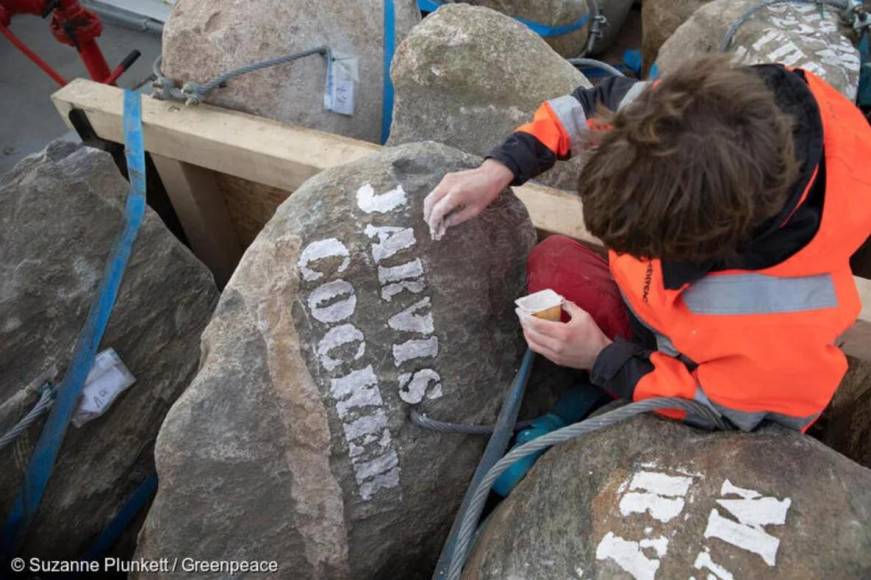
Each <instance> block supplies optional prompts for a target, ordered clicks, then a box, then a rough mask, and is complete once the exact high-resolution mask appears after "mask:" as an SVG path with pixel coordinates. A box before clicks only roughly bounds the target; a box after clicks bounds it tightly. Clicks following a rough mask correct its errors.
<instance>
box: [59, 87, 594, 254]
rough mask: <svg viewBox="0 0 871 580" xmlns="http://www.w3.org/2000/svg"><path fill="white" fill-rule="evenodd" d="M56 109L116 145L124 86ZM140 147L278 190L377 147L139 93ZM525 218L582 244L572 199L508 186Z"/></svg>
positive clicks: (70, 99) (67, 95)
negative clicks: (82, 118)
mask: <svg viewBox="0 0 871 580" xmlns="http://www.w3.org/2000/svg"><path fill="white" fill-rule="evenodd" d="M52 100H53V101H54V104H55V107H56V108H57V110H58V112H59V113H60V114H61V117H63V119H64V121H65V122H66V123H67V124H68V125H70V127H72V125H71V123H70V121H69V113H70V111H71V110H73V109H79V110H81V111H83V112H84V113H85V114H86V115H87V117H88V121H89V122H90V123H91V126H92V127H93V128H94V132H95V133H96V134H97V136H98V137H100V138H101V139H105V140H107V141H114V142H116V143H122V142H123V133H122V123H121V117H122V111H123V107H124V102H123V91H122V90H121V89H119V88H117V87H112V86H108V85H104V84H101V83H95V82H93V81H89V80H85V79H76V80H74V81H72V82H71V83H69V84H68V85H67V86H65V87H63V88H62V89H60V90H59V91H57V92H56V93H54V95H52ZM142 130H143V137H144V141H145V149H146V150H147V151H149V152H151V153H152V154H154V155H160V156H162V157H166V158H168V159H174V160H176V161H182V162H184V163H188V164H191V165H196V166H199V167H205V168H206V169H211V170H213V171H217V172H219V173H225V174H228V175H232V176H234V177H240V178H242V179H246V180H248V181H251V182H253V183H259V184H262V185H268V186H270V187H274V188H277V189H279V190H283V191H294V190H295V189H296V188H297V187H299V186H300V185H301V184H302V183H303V182H304V181H305V180H306V179H308V178H309V177H311V176H313V175H315V174H317V173H319V172H321V171H323V170H324V169H329V168H330V167H335V166H337V165H342V164H344V163H348V162H351V161H356V160H357V159H361V158H363V157H366V156H367V155H370V154H372V153H374V152H376V151H378V149H380V146H378V145H375V144H374V143H367V142H365V141H358V140H355V139H349V138H347V137H341V136H339V135H333V134H331V133H324V132H322V131H315V130H312V129H304V128H301V127H295V126H292V125H285V124H283V123H279V122H278V121H272V120H270V119H265V118H263V117H256V116H254V115H248V114H246V113H240V112H238V111H230V110H227V109H222V108H220V107H213V106H210V105H197V106H195V107H187V106H185V105H182V104H179V103H175V102H171V101H159V100H157V99H154V98H152V97H147V96H146V97H143V98H142ZM514 191H515V193H516V194H517V195H518V197H520V199H521V200H523V202H524V203H525V204H526V207H527V209H528V210H529V214H530V217H531V218H532V223H533V224H534V225H535V226H536V227H537V228H538V229H540V230H542V231H544V232H545V233H548V234H551V233H553V234H563V235H566V236H570V237H573V238H578V239H581V240H585V241H588V242H589V241H593V240H594V238H592V236H590V235H589V233H588V232H587V231H586V229H584V226H583V220H582V219H579V217H580V216H581V215H582V210H581V204H580V201H579V200H578V198H577V197H575V196H572V195H570V194H568V193H566V192H563V191H559V190H556V189H552V188H549V187H544V186H540V185H531V184H530V185H525V186H523V187H518V188H515V189H514Z"/></svg>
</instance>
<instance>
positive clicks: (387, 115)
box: [381, 0, 396, 145]
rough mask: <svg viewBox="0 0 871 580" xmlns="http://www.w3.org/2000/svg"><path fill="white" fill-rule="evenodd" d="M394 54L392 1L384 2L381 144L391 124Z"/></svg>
mask: <svg viewBox="0 0 871 580" xmlns="http://www.w3.org/2000/svg"><path fill="white" fill-rule="evenodd" d="M394 52H396V7H395V6H394V5H393V0H384V98H383V99H382V100H383V105H382V109H381V144H382V145H384V144H385V143H387V138H388V137H389V136H390V124H391V123H392V122H393V79H391V78H390V65H391V64H393V53H394Z"/></svg>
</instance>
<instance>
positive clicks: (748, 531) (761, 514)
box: [704, 479, 792, 566]
mask: <svg viewBox="0 0 871 580" xmlns="http://www.w3.org/2000/svg"><path fill="white" fill-rule="evenodd" d="M720 493H721V495H724V496H726V495H737V496H739V497H740V498H741V499H725V498H724V499H718V500H717V503H718V504H720V506H721V507H723V508H725V509H726V510H728V511H729V512H730V513H731V514H732V516H734V517H735V518H737V520H738V521H737V522H735V521H733V520H731V519H728V518H726V517H724V516H723V515H722V514H721V513H720V511H719V510H718V509H717V508H714V509H712V510H711V513H710V514H709V515H708V525H707V527H706V528H705V534H704V535H705V538H718V539H720V540H723V541H724V542H726V543H728V544H731V545H733V546H735V547H737V548H740V549H742V550H746V551H748V552H752V553H754V554H758V555H759V556H760V557H761V558H762V559H763V560H764V561H765V563H766V564H768V565H769V566H774V565H775V564H776V562H777V549H778V547H779V546H780V540H779V539H778V538H776V537H774V536H772V535H771V534H769V533H768V532H767V531H766V530H765V526H769V525H773V526H782V525H784V524H786V514H787V512H788V511H789V507H790V505H791V504H792V500H791V499H789V498H786V499H783V500H779V499H777V498H773V497H763V496H762V494H760V493H759V492H757V491H753V490H750V489H744V488H741V487H738V486H736V485H733V484H732V482H730V481H729V480H728V479H727V480H726V481H725V482H723V486H722V488H721V490H720Z"/></svg>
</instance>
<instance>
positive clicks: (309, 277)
mask: <svg viewBox="0 0 871 580" xmlns="http://www.w3.org/2000/svg"><path fill="white" fill-rule="evenodd" d="M325 258H342V262H341V264H339V267H338V268H337V270H336V271H337V272H339V273H342V272H344V271H345V270H347V269H348V265H349V264H350V263H351V257H350V253H349V252H348V248H347V247H346V246H345V244H343V243H342V242H340V241H339V240H337V239H336V238H328V239H326V240H318V241H316V242H312V243H310V244H309V245H307V246H306V247H305V249H304V250H303V251H302V252H301V253H300V255H299V261H298V262H297V265H298V266H299V270H300V272H302V279H303V280H305V281H307V282H313V281H315V280H320V279H321V278H323V277H324V272H320V271H318V270H315V269H313V268H311V267H310V266H311V265H312V264H313V263H314V262H317V261H318V260H323V259H325Z"/></svg>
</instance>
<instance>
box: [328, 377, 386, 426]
mask: <svg viewBox="0 0 871 580" xmlns="http://www.w3.org/2000/svg"><path fill="white" fill-rule="evenodd" d="M330 394H331V395H332V396H333V399H335V401H336V412H337V413H338V414H339V417H340V418H341V419H343V420H344V419H345V418H346V417H348V416H349V415H350V414H351V413H352V412H354V411H360V410H361V409H364V408H366V407H379V406H380V405H382V404H383V400H382V399H381V391H380V390H379V389H378V378H377V377H376V376H375V372H374V371H373V370H372V366H371V365H370V366H368V367H366V368H365V369H361V370H356V371H352V372H351V373H349V374H347V375H346V376H344V377H341V378H338V379H333V380H332V381H331V387H330Z"/></svg>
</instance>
